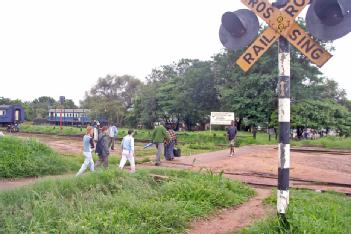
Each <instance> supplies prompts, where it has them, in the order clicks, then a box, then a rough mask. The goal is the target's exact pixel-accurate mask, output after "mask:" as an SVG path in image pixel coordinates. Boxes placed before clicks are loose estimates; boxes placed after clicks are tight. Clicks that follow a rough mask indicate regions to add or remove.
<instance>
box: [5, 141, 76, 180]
mask: <svg viewBox="0 0 351 234" xmlns="http://www.w3.org/2000/svg"><path fill="white" fill-rule="evenodd" d="M77 168H79V163H78V162H76V161H74V160H70V159H69V158H68V157H63V156H60V155H58V154H57V153H55V152H54V151H52V150H51V149H50V148H49V147H48V146H46V145H44V144H41V143H39V142H37V141H35V140H32V139H27V140H22V139H18V138H15V137H1V138H0V178H15V177H29V176H40V175H56V174H62V173H64V172H68V171H72V170H77Z"/></svg>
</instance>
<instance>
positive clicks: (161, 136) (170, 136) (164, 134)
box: [152, 122, 177, 166]
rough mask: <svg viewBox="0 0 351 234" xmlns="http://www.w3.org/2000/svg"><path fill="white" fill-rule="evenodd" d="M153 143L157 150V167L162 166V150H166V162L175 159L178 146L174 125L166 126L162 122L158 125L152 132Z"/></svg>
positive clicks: (168, 124)
mask: <svg viewBox="0 0 351 234" xmlns="http://www.w3.org/2000/svg"><path fill="white" fill-rule="evenodd" d="M164 126H166V128H165V127H164ZM152 142H153V143H154V144H155V145H156V149H157V152H156V162H155V166H160V163H161V154H162V150H164V156H165V159H166V160H173V159H174V146H175V145H176V144H177V135H176V133H175V132H174V130H173V124H172V123H167V124H165V123H164V122H161V123H160V124H158V125H157V126H156V127H155V129H154V131H153V132H152Z"/></svg>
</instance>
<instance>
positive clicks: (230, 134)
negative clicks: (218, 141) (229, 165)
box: [227, 121, 238, 157]
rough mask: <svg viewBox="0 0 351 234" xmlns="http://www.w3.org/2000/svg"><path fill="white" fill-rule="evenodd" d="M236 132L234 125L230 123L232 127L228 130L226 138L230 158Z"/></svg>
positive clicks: (232, 152)
mask: <svg viewBox="0 0 351 234" xmlns="http://www.w3.org/2000/svg"><path fill="white" fill-rule="evenodd" d="M237 132H238V130H237V129H236V124H235V123H234V121H232V125H231V126H230V127H229V128H228V131H227V136H228V140H229V145H230V157H232V156H234V145H235V138H236V134H237Z"/></svg>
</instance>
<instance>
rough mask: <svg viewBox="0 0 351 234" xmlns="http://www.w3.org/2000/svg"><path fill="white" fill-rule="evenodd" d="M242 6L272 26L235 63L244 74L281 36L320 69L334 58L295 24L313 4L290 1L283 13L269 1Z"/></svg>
mask: <svg viewBox="0 0 351 234" xmlns="http://www.w3.org/2000/svg"><path fill="white" fill-rule="evenodd" d="M241 2H242V3H243V4H245V5H246V6H247V7H248V8H250V9H251V10H252V11H253V12H254V13H255V14H256V15H258V16H259V17H260V18H261V19H262V20H264V21H265V22H266V23H267V24H268V26H269V27H268V28H267V29H266V30H265V31H263V33H261V35H259V36H258V37H257V39H256V40H255V41H254V42H253V43H252V44H251V45H250V47H249V48H247V50H246V51H245V52H244V53H243V54H242V55H241V56H240V58H239V59H238V60H237V61H236V63H237V64H238V65H239V66H240V68H241V69H242V70H244V71H245V72H247V71H248V70H249V69H250V68H251V66H252V65H254V64H255V63H256V62H257V61H258V59H259V58H260V57H261V56H262V55H263V54H264V53H265V52H266V51H267V50H268V49H269V48H270V47H271V46H272V45H273V43H274V42H275V41H276V40H277V39H278V38H279V36H283V37H284V38H286V39H287V40H288V41H289V42H290V44H292V45H293V46H295V47H296V48H297V49H298V50H299V51H300V52H301V53H302V54H303V55H305V56H306V57H307V58H308V59H309V60H310V61H311V62H312V63H314V64H316V65H317V66H318V67H322V66H323V65H324V64H325V63H326V62H327V61H328V60H329V59H330V58H331V57H332V55H331V54H330V53H329V52H328V51H326V50H325V49H324V48H323V47H321V46H320V45H319V44H318V42H316V41H315V40H314V39H313V38H312V37H311V36H310V35H309V34H308V33H307V32H305V30H304V29H302V28H301V27H300V26H299V25H298V24H297V23H296V22H295V21H294V20H295V18H296V17H297V16H298V15H299V13H300V12H301V11H302V10H303V9H304V8H305V7H306V6H307V5H308V4H309V3H310V0H291V1H289V2H288V4H287V5H286V6H285V7H284V8H282V9H278V8H275V7H273V6H272V5H271V4H270V3H269V2H268V1H267V0H241Z"/></svg>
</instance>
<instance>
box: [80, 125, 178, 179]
mask: <svg viewBox="0 0 351 234" xmlns="http://www.w3.org/2000/svg"><path fill="white" fill-rule="evenodd" d="M165 126H166V127H165ZM133 135H134V130H133V129H129V130H128V134H127V135H126V136H124V137H123V139H122V141H121V161H120V163H119V168H120V169H123V168H124V166H125V164H126V162H127V161H129V163H130V168H131V169H130V170H131V172H135V159H134V137H133ZM117 136H118V128H117V127H116V126H115V125H113V124H112V125H110V126H109V127H107V126H104V127H102V128H100V126H99V123H98V122H94V124H93V125H92V126H88V127H87V129H86V134H85V135H84V137H83V156H84V162H83V164H82V166H81V168H80V170H79V171H78V173H77V174H76V175H77V176H79V175H81V174H83V173H84V171H86V169H87V168H89V169H90V171H94V169H95V167H99V166H100V165H103V166H104V167H105V168H107V167H108V164H109V155H110V149H111V150H114V148H115V143H116V140H117ZM152 143H153V144H155V145H156V149H157V151H156V163H155V165H156V166H160V163H161V153H162V150H164V157H165V159H166V160H173V159H174V146H175V145H176V144H177V136H176V133H175V132H174V130H173V125H172V124H171V123H168V124H164V123H161V124H159V125H158V126H156V127H155V129H154V131H153V133H152ZM94 149H95V153H96V154H97V155H98V157H99V158H98V160H97V161H96V164H95V163H94V160H93V154H92V152H93V150H94Z"/></svg>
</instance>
